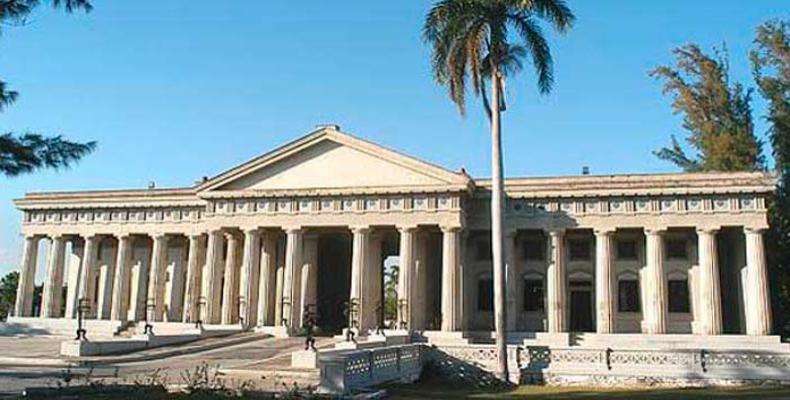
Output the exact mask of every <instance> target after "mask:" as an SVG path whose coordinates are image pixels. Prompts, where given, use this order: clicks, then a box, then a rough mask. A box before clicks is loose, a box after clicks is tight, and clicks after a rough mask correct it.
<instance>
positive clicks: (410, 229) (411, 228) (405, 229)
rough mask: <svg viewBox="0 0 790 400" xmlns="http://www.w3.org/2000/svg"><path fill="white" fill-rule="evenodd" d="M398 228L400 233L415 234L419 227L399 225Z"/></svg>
mask: <svg viewBox="0 0 790 400" xmlns="http://www.w3.org/2000/svg"><path fill="white" fill-rule="evenodd" d="M397 228H398V231H399V232H401V233H403V232H414V231H416V230H417V228H418V227H417V225H398V226H397Z"/></svg>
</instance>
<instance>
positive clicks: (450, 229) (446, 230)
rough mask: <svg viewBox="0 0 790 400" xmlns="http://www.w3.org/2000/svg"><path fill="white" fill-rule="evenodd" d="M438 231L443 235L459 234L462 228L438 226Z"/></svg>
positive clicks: (457, 226)
mask: <svg viewBox="0 0 790 400" xmlns="http://www.w3.org/2000/svg"><path fill="white" fill-rule="evenodd" d="M439 229H441V230H442V232H444V233H457V232H460V231H461V229H463V227H462V226H460V225H440V226H439Z"/></svg>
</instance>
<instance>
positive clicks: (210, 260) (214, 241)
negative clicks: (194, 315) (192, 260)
mask: <svg viewBox="0 0 790 400" xmlns="http://www.w3.org/2000/svg"><path fill="white" fill-rule="evenodd" d="M223 239H224V238H223V236H222V230H219V229H217V230H213V231H210V232H209V233H208V243H207V245H206V265H205V268H204V269H203V282H202V287H201V290H200V297H199V299H198V304H199V305H200V306H199V307H198V309H199V315H200V319H201V320H202V321H203V322H205V323H207V324H216V323H219V322H220V310H221V308H220V307H221V303H220V301H221V300H222V294H221V293H222V268H221V261H222V247H223Z"/></svg>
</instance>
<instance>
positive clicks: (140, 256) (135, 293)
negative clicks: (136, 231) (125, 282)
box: [127, 238, 153, 321]
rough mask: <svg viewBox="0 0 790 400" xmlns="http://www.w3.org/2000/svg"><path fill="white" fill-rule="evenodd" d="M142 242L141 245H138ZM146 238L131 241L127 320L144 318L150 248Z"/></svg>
mask: <svg viewBox="0 0 790 400" xmlns="http://www.w3.org/2000/svg"><path fill="white" fill-rule="evenodd" d="M138 244H142V245H143V246H139V245H138ZM152 247H153V246H148V238H146V239H145V240H138V239H135V240H133V241H132V268H131V270H132V272H131V278H132V279H131V280H132V283H131V285H130V286H129V312H128V313H127V319H128V320H129V321H142V320H144V319H145V318H146V315H147V314H146V311H145V303H146V301H148V271H149V270H150V267H151V250H152Z"/></svg>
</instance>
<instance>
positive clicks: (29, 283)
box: [14, 235, 39, 317]
mask: <svg viewBox="0 0 790 400" xmlns="http://www.w3.org/2000/svg"><path fill="white" fill-rule="evenodd" d="M38 241H39V238H38V237H37V236H33V235H27V236H25V241H24V245H23V248H22V262H21V263H20V267H19V283H18V285H17V288H16V305H15V307H14V316H17V317H30V316H32V315H33V291H34V289H35V281H36V261H37V258H38Z"/></svg>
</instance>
